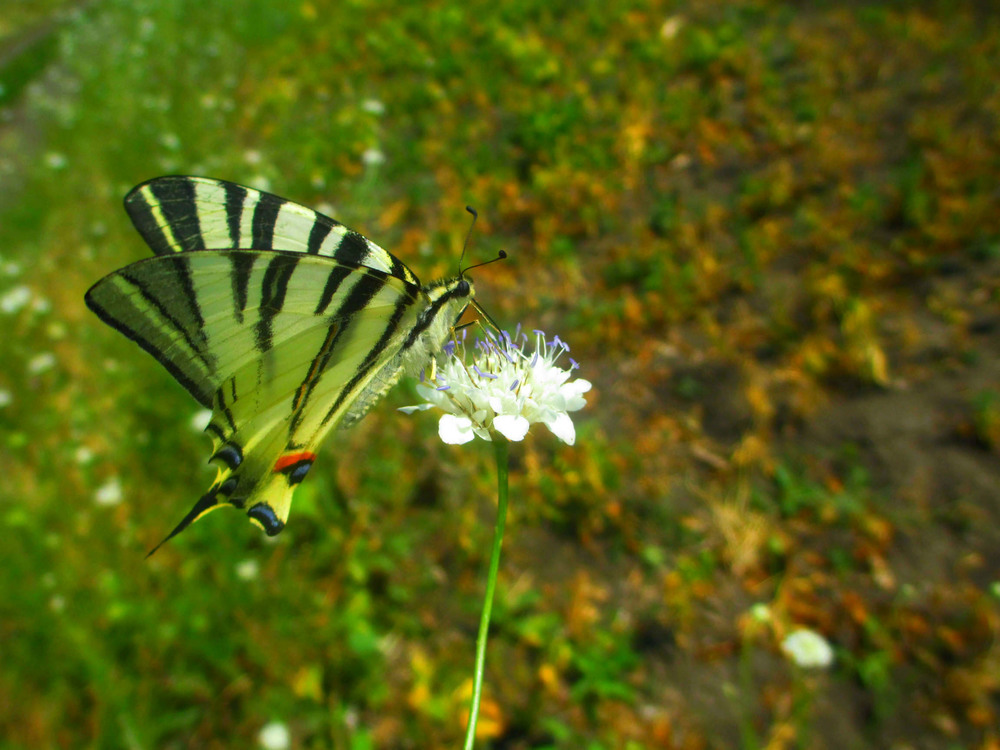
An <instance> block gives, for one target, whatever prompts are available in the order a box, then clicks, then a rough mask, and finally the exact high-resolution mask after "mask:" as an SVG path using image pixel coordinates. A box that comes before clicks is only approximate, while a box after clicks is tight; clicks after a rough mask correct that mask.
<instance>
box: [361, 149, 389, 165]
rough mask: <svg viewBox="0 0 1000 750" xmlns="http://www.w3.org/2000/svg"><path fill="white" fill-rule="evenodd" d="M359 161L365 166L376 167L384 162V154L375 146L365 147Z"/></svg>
mask: <svg viewBox="0 0 1000 750" xmlns="http://www.w3.org/2000/svg"><path fill="white" fill-rule="evenodd" d="M361 161H362V163H363V164H364V165H365V166H366V167H376V166H378V165H379V164H383V163H385V154H383V153H382V152H381V151H380V150H379V149H377V148H366V149H365V152H364V153H363V154H361Z"/></svg>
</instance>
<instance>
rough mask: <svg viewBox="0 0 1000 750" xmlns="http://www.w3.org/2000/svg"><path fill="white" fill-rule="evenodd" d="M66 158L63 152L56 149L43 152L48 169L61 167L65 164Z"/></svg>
mask: <svg viewBox="0 0 1000 750" xmlns="http://www.w3.org/2000/svg"><path fill="white" fill-rule="evenodd" d="M66 162H67V159H66V157H65V156H64V155H63V154H60V153H59V152H58V151H49V152H48V153H47V154H45V165H46V166H47V167H48V168H49V169H55V170H58V169H62V168H63V167H65V166H66Z"/></svg>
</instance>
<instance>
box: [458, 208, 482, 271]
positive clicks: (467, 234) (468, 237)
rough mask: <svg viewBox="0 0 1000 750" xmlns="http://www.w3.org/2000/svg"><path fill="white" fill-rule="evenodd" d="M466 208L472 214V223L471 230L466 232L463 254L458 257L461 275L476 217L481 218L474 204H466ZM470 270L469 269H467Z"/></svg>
mask: <svg viewBox="0 0 1000 750" xmlns="http://www.w3.org/2000/svg"><path fill="white" fill-rule="evenodd" d="M465 210H466V211H468V212H469V213H470V214H472V223H471V224H469V231H468V232H466V233H465V243H464V244H463V245H462V255H461V257H459V259H458V275H459V276H461V275H462V273H463V271H462V261H463V260H465V251H466V250H468V249H469V240H470V239H471V238H472V230H473V228H475V226H476V219H478V218H479V212H478V211H476V209H474V208H473V207H472V206H466V207H465ZM466 270H468V269H466Z"/></svg>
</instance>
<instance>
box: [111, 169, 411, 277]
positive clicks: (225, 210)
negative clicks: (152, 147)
mask: <svg viewBox="0 0 1000 750" xmlns="http://www.w3.org/2000/svg"><path fill="white" fill-rule="evenodd" d="M125 210H126V211H127V212H128V215H129V216H130V217H131V219H132V223H133V224H135V227H136V229H138V230H139V233H140V234H141V235H142V236H143V238H144V239H145V240H146V242H147V243H148V244H149V246H150V248H152V250H153V252H154V253H155V254H157V255H169V254H171V253H175V252H183V251H189V250H205V249H216V250H221V249H224V248H233V249H236V248H252V249H254V250H287V251H289V252H296V253H307V254H310V255H322V256H326V257H331V258H335V259H336V260H339V261H341V262H343V263H350V264H355V265H362V266H367V267H368V268H372V269H374V270H376V271H383V272H384V273H388V274H390V275H392V276H395V277H397V278H399V279H402V280H403V281H407V282H409V283H410V284H414V285H419V282H418V281H417V278H416V276H414V275H413V273H412V272H411V271H410V269H409V268H407V267H406V266H405V265H404V264H403V263H402V262H401V261H400V260H399V259H398V258H396V257H395V256H393V255H392V254H390V253H388V252H386V251H385V250H383V249H382V248H381V247H379V246H378V245H376V244H375V243H374V242H372V241H371V240H369V239H368V238H367V237H364V236H363V235H361V234H359V233H358V232H355V231H352V230H350V229H348V228H347V227H345V226H344V225H343V224H341V223H340V222H339V221H336V220H334V219H331V218H330V217H328V216H324V215H323V214H321V213H318V212H316V211H313V210H312V209H310V208H306V207H305V206H302V205H299V204H298V203H293V202H292V201H289V200H286V199H284V198H280V197H278V196H277V195H273V194H271V193H265V192H263V191H260V190H254V189H253V188H249V187H244V186H243V185H237V184H235V183H232V182H226V181H224V180H213V179H210V178H206V177H187V176H171V177H157V178H156V179H153V180H150V181H148V182H144V183H143V184H141V185H138V186H137V187H135V188H133V189H132V190H131V191H130V192H129V194H128V195H127V196H125Z"/></svg>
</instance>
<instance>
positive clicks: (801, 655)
mask: <svg viewBox="0 0 1000 750" xmlns="http://www.w3.org/2000/svg"><path fill="white" fill-rule="evenodd" d="M781 650H782V651H783V652H784V653H785V656H787V657H788V658H789V659H791V660H792V661H793V662H795V663H796V664H798V665H799V666H800V667H802V668H804V669H811V668H822V669H825V668H826V667H829V666H830V665H831V664H833V648H832V647H831V646H830V644H829V642H827V640H826V638H824V637H823V636H821V635H820V634H819V633H817V632H816V631H814V630H809V629H808V628H798V629H796V630H793V631H792V632H791V633H789V634H788V635H787V636H785V640H783V641H782V642H781Z"/></svg>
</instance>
